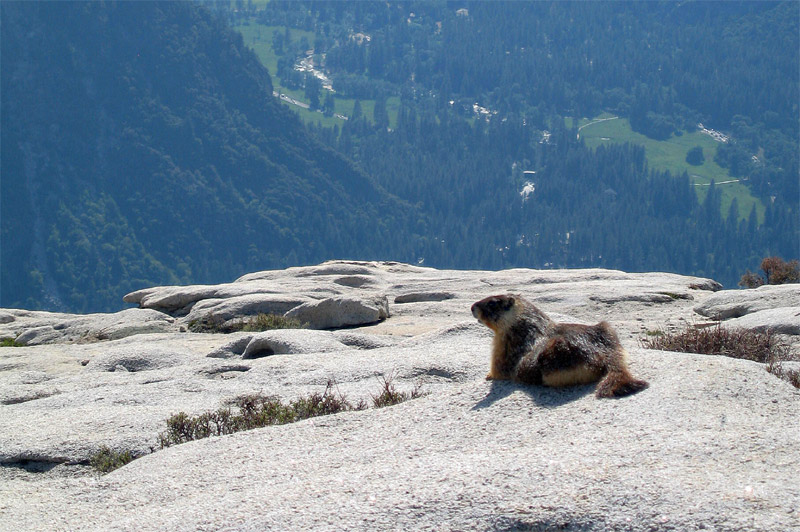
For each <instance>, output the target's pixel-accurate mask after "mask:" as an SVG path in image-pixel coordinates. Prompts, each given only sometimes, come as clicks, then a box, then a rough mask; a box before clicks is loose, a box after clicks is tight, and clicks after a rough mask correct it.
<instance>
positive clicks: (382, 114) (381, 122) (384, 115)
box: [372, 96, 389, 128]
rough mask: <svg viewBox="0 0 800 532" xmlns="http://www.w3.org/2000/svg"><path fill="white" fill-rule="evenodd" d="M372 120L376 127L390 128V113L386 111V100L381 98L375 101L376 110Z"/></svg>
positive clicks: (373, 112)
mask: <svg viewBox="0 0 800 532" xmlns="http://www.w3.org/2000/svg"><path fill="white" fill-rule="evenodd" d="M372 118H373V120H375V125H376V126H378V127H379V128H387V127H389V113H388V112H387V111H386V98H385V97H384V96H379V97H378V98H376V99H375V108H374V109H373V111H372Z"/></svg>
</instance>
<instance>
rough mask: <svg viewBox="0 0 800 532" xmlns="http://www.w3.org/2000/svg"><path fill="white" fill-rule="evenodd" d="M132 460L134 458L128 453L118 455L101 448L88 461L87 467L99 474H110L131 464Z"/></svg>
mask: <svg viewBox="0 0 800 532" xmlns="http://www.w3.org/2000/svg"><path fill="white" fill-rule="evenodd" d="M134 458H136V457H135V456H133V454H132V453H131V452H130V451H123V452H121V453H120V452H116V451H112V450H111V449H109V448H108V447H106V446H103V447H101V448H100V450H99V451H97V452H96V453H95V454H94V455H92V457H91V458H90V459H89V465H91V466H92V467H93V468H95V469H96V470H98V471H100V472H101V473H110V472H111V471H114V470H115V469H119V468H120V467H122V466H124V465H125V464H128V463H130V462H132V461H133V460H134Z"/></svg>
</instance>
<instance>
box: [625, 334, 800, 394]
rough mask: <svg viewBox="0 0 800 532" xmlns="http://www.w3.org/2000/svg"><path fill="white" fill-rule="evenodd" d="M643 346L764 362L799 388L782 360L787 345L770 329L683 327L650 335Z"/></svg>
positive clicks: (797, 377)
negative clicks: (682, 328)
mask: <svg viewBox="0 0 800 532" xmlns="http://www.w3.org/2000/svg"><path fill="white" fill-rule="evenodd" d="M640 343H641V345H642V347H644V348H646V349H658V350H661V351H679V352H682V353H699V354H703V355H723V356H727V357H731V358H741V359H744V360H752V361H754V362H761V363H763V364H766V367H767V371H769V372H770V373H772V374H774V375H776V376H777V377H780V378H782V379H784V380H787V381H789V382H790V383H791V384H792V385H794V386H795V387H797V388H800V373H798V372H797V371H792V370H788V369H785V368H784V367H783V364H782V362H783V361H786V360H788V359H789V346H788V345H786V343H785V342H783V341H782V340H781V339H780V337H778V335H776V334H774V333H773V332H772V331H769V330H767V331H766V332H757V331H753V330H751V329H741V328H737V329H735V328H731V329H728V328H725V327H722V326H721V325H720V324H717V325H715V326H714V327H708V328H698V327H687V328H686V329H685V330H683V331H681V332H676V333H666V332H665V333H662V334H658V335H651V334H649V332H648V337H647V338H642V339H641V340H640Z"/></svg>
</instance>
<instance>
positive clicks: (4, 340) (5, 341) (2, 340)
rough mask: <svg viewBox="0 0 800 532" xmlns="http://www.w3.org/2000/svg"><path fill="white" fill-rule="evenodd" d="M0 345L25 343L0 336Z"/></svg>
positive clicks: (11, 345)
mask: <svg viewBox="0 0 800 532" xmlns="http://www.w3.org/2000/svg"><path fill="white" fill-rule="evenodd" d="M0 347H25V345H24V344H20V343H18V342H17V341H16V340H14V339H13V338H0Z"/></svg>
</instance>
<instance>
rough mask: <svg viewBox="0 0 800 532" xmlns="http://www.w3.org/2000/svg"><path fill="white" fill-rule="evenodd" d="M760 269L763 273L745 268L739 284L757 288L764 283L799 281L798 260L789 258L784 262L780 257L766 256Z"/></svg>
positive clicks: (799, 267) (799, 264) (799, 263)
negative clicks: (759, 273)
mask: <svg viewBox="0 0 800 532" xmlns="http://www.w3.org/2000/svg"><path fill="white" fill-rule="evenodd" d="M761 270H762V271H763V272H764V275H762V276H759V275H758V274H756V273H753V272H751V271H750V270H747V272H746V273H745V274H744V275H742V278H741V280H740V281H739V286H743V287H745V288H758V287H759V286H762V285H765V284H787V283H798V282H800V262H798V261H797V260H790V261H789V262H786V261H785V260H783V259H782V258H780V257H766V258H765V259H764V260H762V261H761Z"/></svg>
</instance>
